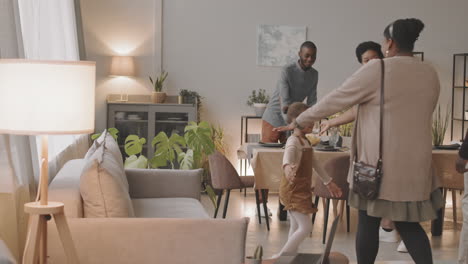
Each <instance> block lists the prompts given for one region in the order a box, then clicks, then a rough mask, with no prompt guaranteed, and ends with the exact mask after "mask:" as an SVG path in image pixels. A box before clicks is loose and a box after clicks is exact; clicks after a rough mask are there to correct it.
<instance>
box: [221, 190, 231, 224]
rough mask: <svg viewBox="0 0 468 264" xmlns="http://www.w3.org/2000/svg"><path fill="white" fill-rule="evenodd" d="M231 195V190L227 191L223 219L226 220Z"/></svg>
mask: <svg viewBox="0 0 468 264" xmlns="http://www.w3.org/2000/svg"><path fill="white" fill-rule="evenodd" d="M230 194H231V190H226V198H225V200H224V210H223V218H226V214H227V208H228V204H229V196H230Z"/></svg>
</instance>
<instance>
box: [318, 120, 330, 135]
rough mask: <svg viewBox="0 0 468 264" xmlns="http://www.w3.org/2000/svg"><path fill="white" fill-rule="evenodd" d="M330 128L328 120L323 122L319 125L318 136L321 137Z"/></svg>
mask: <svg viewBox="0 0 468 264" xmlns="http://www.w3.org/2000/svg"><path fill="white" fill-rule="evenodd" d="M330 127H332V125H331V122H330V120H324V121H322V122H321V123H320V133H319V136H321V135H323V133H325V132H327V130H328V129H330Z"/></svg>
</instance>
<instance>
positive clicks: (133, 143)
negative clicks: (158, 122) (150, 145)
mask: <svg viewBox="0 0 468 264" xmlns="http://www.w3.org/2000/svg"><path fill="white" fill-rule="evenodd" d="M145 143H146V139H144V138H141V139H140V137H139V136H137V135H129V136H128V137H127V138H126V139H125V153H126V154H127V155H128V156H131V155H137V154H140V153H141V151H142V150H143V145H144V144H145Z"/></svg>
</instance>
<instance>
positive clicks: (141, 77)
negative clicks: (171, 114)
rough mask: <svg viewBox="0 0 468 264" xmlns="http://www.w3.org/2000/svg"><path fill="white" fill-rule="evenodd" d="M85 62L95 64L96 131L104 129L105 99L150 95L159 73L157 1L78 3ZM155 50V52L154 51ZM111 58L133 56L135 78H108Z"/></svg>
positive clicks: (85, 0) (158, 5) (158, 2)
mask: <svg viewBox="0 0 468 264" xmlns="http://www.w3.org/2000/svg"><path fill="white" fill-rule="evenodd" d="M80 5H81V15H82V23H83V35H84V44H85V53H86V59H87V60H92V61H96V65H97V67H96V74H97V76H96V77H97V78H96V82H97V84H96V131H102V130H103V129H104V128H106V96H107V95H108V94H120V93H121V92H122V91H124V92H125V93H128V94H147V93H150V85H149V81H148V76H150V75H153V76H154V75H155V74H156V73H159V71H160V65H161V58H160V57H161V56H160V50H161V48H160V44H161V40H160V32H159V30H158V29H159V28H160V26H161V23H160V22H161V21H158V20H156V18H157V17H159V18H160V16H157V15H156V14H158V13H160V12H161V10H160V7H161V3H160V0H138V1H127V0H99V1H95V0H81V1H80ZM156 50H157V52H156ZM112 56H133V57H134V59H135V68H136V69H135V70H136V76H135V77H132V78H126V77H118V78H115V77H113V78H111V77H109V70H110V62H111V58H112Z"/></svg>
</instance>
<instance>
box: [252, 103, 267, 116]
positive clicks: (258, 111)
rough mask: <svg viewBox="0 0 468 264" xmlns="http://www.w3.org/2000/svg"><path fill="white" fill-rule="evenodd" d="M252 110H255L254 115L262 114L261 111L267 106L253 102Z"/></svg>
mask: <svg viewBox="0 0 468 264" xmlns="http://www.w3.org/2000/svg"><path fill="white" fill-rule="evenodd" d="M253 107H254V110H255V115H256V116H263V113H264V112H265V109H266V107H267V104H257V103H256V104H253Z"/></svg>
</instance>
